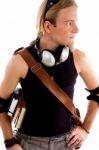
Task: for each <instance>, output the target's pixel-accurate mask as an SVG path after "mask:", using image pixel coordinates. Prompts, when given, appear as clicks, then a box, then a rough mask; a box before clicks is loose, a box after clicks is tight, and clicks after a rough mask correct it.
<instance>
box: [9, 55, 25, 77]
mask: <svg viewBox="0 0 99 150" xmlns="http://www.w3.org/2000/svg"><path fill="white" fill-rule="evenodd" d="M7 70H8V71H11V70H12V71H13V72H12V74H13V73H14V74H16V75H17V76H19V77H20V78H24V77H25V75H26V73H27V70H28V65H27V64H26V62H25V61H24V59H23V58H22V57H21V56H20V55H19V54H16V55H13V56H12V57H11V59H10V60H9V62H8V65H7Z"/></svg>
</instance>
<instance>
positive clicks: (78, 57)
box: [73, 49, 90, 73]
mask: <svg viewBox="0 0 99 150" xmlns="http://www.w3.org/2000/svg"><path fill="white" fill-rule="evenodd" d="M73 56H74V62H75V65H76V67H77V70H78V73H80V72H81V70H83V69H86V67H89V65H90V60H89V58H88V56H87V55H86V53H84V52H83V51H81V50H79V49H74V50H73ZM85 66H86V67H85Z"/></svg>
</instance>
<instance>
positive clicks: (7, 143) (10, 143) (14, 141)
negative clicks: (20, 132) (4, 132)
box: [4, 137, 18, 148]
mask: <svg viewBox="0 0 99 150" xmlns="http://www.w3.org/2000/svg"><path fill="white" fill-rule="evenodd" d="M4 144H5V147H6V148H10V147H12V146H13V145H15V144H18V141H17V139H16V138H15V137H12V138H11V139H7V140H4Z"/></svg>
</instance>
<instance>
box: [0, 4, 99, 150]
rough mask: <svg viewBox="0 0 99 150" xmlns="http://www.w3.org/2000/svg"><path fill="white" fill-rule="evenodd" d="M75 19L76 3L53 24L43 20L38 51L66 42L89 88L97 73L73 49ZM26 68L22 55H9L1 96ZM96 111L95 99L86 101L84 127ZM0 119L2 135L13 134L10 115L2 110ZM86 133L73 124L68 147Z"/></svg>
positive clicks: (74, 145)
mask: <svg viewBox="0 0 99 150" xmlns="http://www.w3.org/2000/svg"><path fill="white" fill-rule="evenodd" d="M76 22H77V7H75V6H72V7H68V8H64V9H62V10H60V11H59V14H58V16H57V19H56V24H55V25H53V24H51V23H50V22H49V21H45V22H44V31H45V32H44V35H43V36H42V37H41V40H40V50H42V49H45V48H46V49H47V48H48V49H51V50H52V51H55V49H56V47H57V46H59V45H65V46H69V47H70V48H72V49H71V50H72V53H73V57H74V63H75V66H76V69H77V72H78V74H79V75H80V76H81V78H82V80H83V81H84V82H85V85H86V86H87V88H88V89H94V88H96V87H97V86H98V85H99V81H98V79H97V78H96V74H94V71H93V69H92V67H91V65H90V61H89V60H88V58H87V56H86V55H85V54H84V53H83V52H82V51H81V50H79V49H76V48H73V44H74V38H75V34H76V33H78V27H77V24H76ZM19 64H20V65H19ZM16 66H18V67H16ZM85 66H86V67H85ZM13 70H14V71H13ZM27 71H28V66H27V64H26V63H25V61H24V60H23V59H22V58H21V56H19V55H15V56H12V58H11V60H10V61H9V63H8V65H7V67H6V70H5V76H4V79H3V80H2V83H1V84H0V96H1V97H3V98H4V99H7V98H8V97H9V96H10V94H11V93H12V92H13V91H14V89H15V87H16V86H17V84H18V82H19V80H20V78H25V76H26V74H27ZM97 111H98V105H97V103H96V102H94V101H89V105H88V109H87V113H86V116H85V119H84V122H83V125H84V127H85V128H86V129H87V130H90V128H91V126H92V123H93V121H94V119H95V116H96V113H97ZM0 120H1V121H0V125H1V127H2V130H3V134H4V138H5V139H10V138H11V137H12V136H13V133H12V129H11V125H10V120H9V118H8V117H7V116H6V114H5V113H2V114H0ZM87 136H88V133H87V132H86V131H85V130H84V129H83V128H81V127H76V128H75V129H74V130H73V132H72V133H71V134H70V136H69V137H68V140H67V144H68V146H69V147H71V148H77V147H80V146H81V145H82V143H83V141H84V140H85V139H86V138H87ZM16 149H17V150H22V148H21V147H20V146H19V145H18V144H16V145H14V146H12V147H11V148H9V150H16Z"/></svg>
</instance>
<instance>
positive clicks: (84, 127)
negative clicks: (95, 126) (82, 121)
mask: <svg viewBox="0 0 99 150" xmlns="http://www.w3.org/2000/svg"><path fill="white" fill-rule="evenodd" d="M82 128H83V129H84V130H85V131H86V132H87V134H89V133H90V132H89V130H88V129H87V128H85V127H84V126H82Z"/></svg>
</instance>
